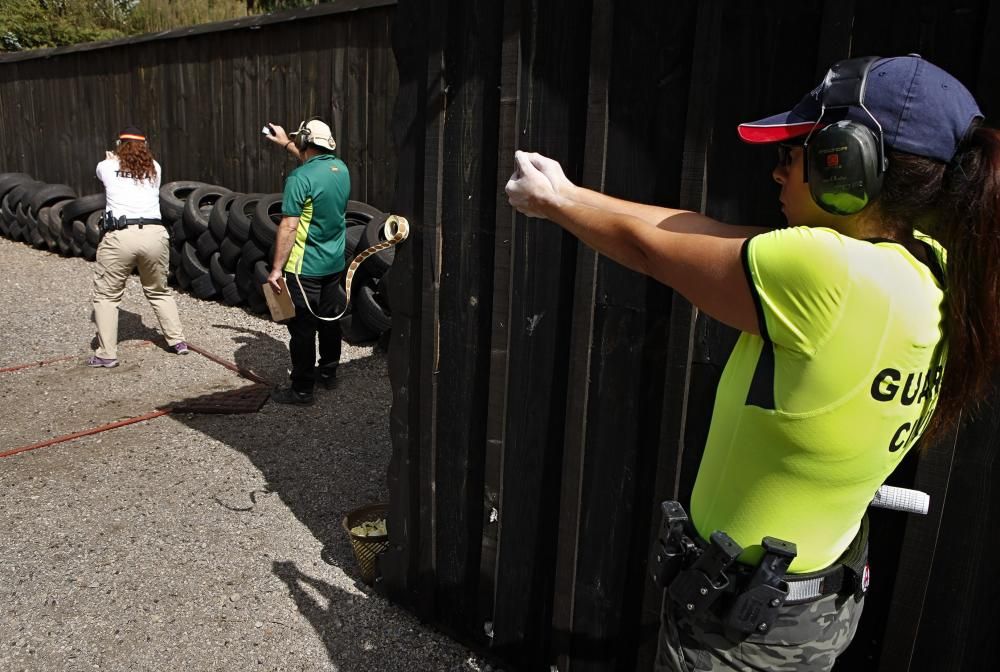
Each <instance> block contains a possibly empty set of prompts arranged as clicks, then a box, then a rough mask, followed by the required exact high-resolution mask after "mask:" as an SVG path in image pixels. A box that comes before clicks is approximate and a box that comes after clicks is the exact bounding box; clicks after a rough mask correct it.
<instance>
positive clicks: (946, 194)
mask: <svg viewBox="0 0 1000 672" xmlns="http://www.w3.org/2000/svg"><path fill="white" fill-rule="evenodd" d="M937 211H938V217H937V226H936V227H935V229H936V230H934V231H931V232H930V233H932V234H933V235H934V237H935V238H937V240H938V241H939V242H940V243H941V244H942V245H944V247H945V249H946V250H948V271H947V278H948V287H947V294H946V302H947V314H946V325H947V327H946V329H947V336H948V361H947V363H946V365H945V374H944V380H943V382H942V388H941V395H940V397H939V399H938V410H937V412H936V413H935V414H934V415H935V417H934V419H933V420H932V421H931V426H930V428H929V429H928V433H929V434H931V433H932V435H931V436H930V437H929V438H931V439H933V438H938V437H940V436H941V434H942V433H943V432H944V431H946V430H947V429H949V428H951V427H954V426H955V424H956V423H957V421H958V418H959V415H960V414H961V412H962V410H963V408H964V409H967V410H970V411H974V410H975V408H976V405H977V404H978V402H979V401H981V400H982V397H983V396H984V395H985V394H986V392H987V391H988V390H989V389H990V386H991V385H992V383H993V381H994V377H995V375H996V372H997V368H998V365H1000V131H997V130H996V129H992V128H986V127H982V126H981V127H979V128H977V129H975V130H974V131H973V132H972V134H971V137H970V139H969V141H968V142H967V143H966V145H965V146H963V147H962V148H961V150H960V153H959V154H958V156H956V157H955V159H954V160H953V161H952V163H950V164H949V165H948V167H947V169H946V170H945V173H944V179H943V182H942V185H941V193H940V198H939V201H938V208H937Z"/></svg>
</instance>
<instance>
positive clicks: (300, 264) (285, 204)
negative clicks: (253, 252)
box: [281, 154, 351, 277]
mask: <svg viewBox="0 0 1000 672" xmlns="http://www.w3.org/2000/svg"><path fill="white" fill-rule="evenodd" d="M350 193H351V176H350V174H349V173H348V171H347V166H346V165H345V164H344V162H343V161H341V160H340V159H338V158H337V157H336V156H334V155H333V154H320V155H318V156H314V157H312V158H311V159H309V160H308V161H306V162H305V163H303V164H302V165H301V166H299V167H298V168H296V169H295V170H293V171H292V172H291V173H290V174H289V175H288V178H287V179H286V180H285V191H284V193H283V195H282V200H281V212H282V214H283V215H285V216H287V217H298V218H299V226H298V229H297V230H296V232H295V243H294V245H293V246H292V251H291V254H289V255H288V262H287V263H286V264H285V269H284V270H285V272H286V273H295V274H297V275H304V276H307V277H322V276H325V275H330V274H332V273H338V272H340V271H342V270H344V240H345V237H346V233H347V223H346V220H345V217H344V213H345V212H346V210H347V199H348V197H349V196H350Z"/></svg>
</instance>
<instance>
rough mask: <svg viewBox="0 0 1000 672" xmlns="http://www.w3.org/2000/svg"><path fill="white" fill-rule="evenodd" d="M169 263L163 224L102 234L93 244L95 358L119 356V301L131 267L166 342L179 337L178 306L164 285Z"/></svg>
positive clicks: (177, 341)
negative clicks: (94, 254)
mask: <svg viewBox="0 0 1000 672" xmlns="http://www.w3.org/2000/svg"><path fill="white" fill-rule="evenodd" d="M169 264H170V238H169V236H168V235H167V229H166V228H165V227H163V226H162V225H159V224H152V225H150V224H147V225H145V226H143V227H142V228H141V229H140V228H139V227H138V226H130V227H128V228H126V229H122V230H121V231H109V232H108V233H106V234H104V238H102V239H101V244H100V245H98V246H97V261H96V267H95V269H94V291H93V296H92V298H93V302H94V322H95V323H96V324H97V340H98V348H97V352H96V353H95V354H96V355H97V356H98V357H100V358H102V359H118V304H120V303H121V300H122V295H124V293H125V283H126V282H127V281H128V276H129V275H131V274H132V269H133V268H135V267H136V266H138V267H139V280H140V281H141V282H142V291H143V293H145V295H146V299H147V300H148V301H149V304H150V305H151V306H152V307H153V312H155V313H156V319H157V320H159V322H160V331H162V332H163V335H164V336H165V337H166V339H167V345H171V346H172V345H175V344H177V343H180V342H181V341H183V340H184V332H183V331H182V330H181V320H180V317H179V316H178V314H177V304H176V303H174V297H173V295H171V293H170V288H169V287H167V271H168V269H169Z"/></svg>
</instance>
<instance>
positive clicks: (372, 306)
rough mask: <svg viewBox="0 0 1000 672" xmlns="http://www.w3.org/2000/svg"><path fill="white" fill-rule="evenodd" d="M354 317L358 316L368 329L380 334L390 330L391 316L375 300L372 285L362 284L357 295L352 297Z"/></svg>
mask: <svg viewBox="0 0 1000 672" xmlns="http://www.w3.org/2000/svg"><path fill="white" fill-rule="evenodd" d="M354 303H355V304H356V305H355V311H354V314H355V315H359V316H360V317H361V319H362V321H364V323H365V324H366V325H368V327H369V328H370V329H372V330H374V331H377V332H378V333H379V334H381V333H382V332H383V331H388V330H389V329H391V328H392V315H390V314H388V313H387V312H386V311H385V309H384V308H383V307H382V306H380V305H379V304H378V302H377V301H376V300H375V286H374V284H373V283H364V284H362V285H361V286H360V287H358V292H357V294H355V295H354Z"/></svg>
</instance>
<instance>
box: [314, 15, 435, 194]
mask: <svg viewBox="0 0 1000 672" xmlns="http://www.w3.org/2000/svg"><path fill="white" fill-rule="evenodd" d="M330 45H331V48H330V53H329V54H328V58H329V59H330V65H329V67H330V75H329V91H330V102H329V104H328V109H329V110H330V127H331V128H332V129H333V132H334V133H336V134H337V154H338V155H340V157H341V158H345V156H346V155H345V152H346V151H347V145H348V144H349V143H348V142H347V123H348V121H347V110H348V106H347V97H348V95H349V93H348V78H349V68H348V54H349V53H350V51H351V44H350V26H349V24H347V23H346V22H345V23H337V24H335V25H334V26H333V27H332V33H331V36H330ZM410 49H412V47H410ZM423 55H424V56H426V54H425V53H424V54H423ZM395 60H396V64H397V65H399V66H400V67H402V65H401V64H400V63H399V57H398V55H397V56H396V59H395ZM410 86H411V87H415V86H416V83H415V81H413V80H412V79H411V80H410ZM397 105H398V101H397ZM394 109H397V108H394ZM411 123H412V122H411ZM345 161H346V158H345ZM348 167H350V165H348ZM351 193H352V197H354V198H355V199H356V200H357V199H358V196H360V195H362V192H361V191H359V186H358V185H355V184H353V183H352V184H351Z"/></svg>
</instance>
